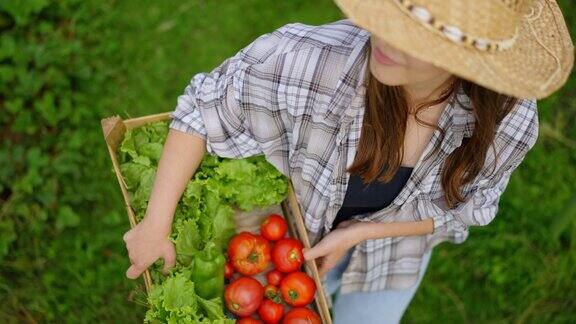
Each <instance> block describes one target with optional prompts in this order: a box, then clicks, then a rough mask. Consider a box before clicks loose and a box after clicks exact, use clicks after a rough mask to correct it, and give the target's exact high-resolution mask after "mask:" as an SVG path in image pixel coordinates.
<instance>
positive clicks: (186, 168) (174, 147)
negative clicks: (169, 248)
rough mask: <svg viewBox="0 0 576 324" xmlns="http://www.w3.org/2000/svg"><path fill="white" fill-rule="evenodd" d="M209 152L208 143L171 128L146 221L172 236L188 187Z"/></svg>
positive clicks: (159, 165)
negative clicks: (207, 150)
mask: <svg viewBox="0 0 576 324" xmlns="http://www.w3.org/2000/svg"><path fill="white" fill-rule="evenodd" d="M205 153H206V141H205V140H204V139H202V138H200V137H197V136H194V135H190V134H186V133H183V132H180V131H176V130H173V129H171V130H170V131H169V133H168V137H167V138H166V143H165V144H164V149H163V151H162V156H161V158H160V161H159V164H158V171H157V173H156V177H155V179H154V186H153V187H152V192H151V195H150V200H149V202H148V209H147V210H146V216H145V218H144V220H145V221H146V222H150V223H151V224H153V226H155V227H158V228H159V229H160V230H162V231H163V232H165V234H166V235H168V234H169V233H170V230H171V227H172V220H173V217H174V212H175V210H176V206H177V204H178V200H180V197H181V196H182V193H183V192H184V189H185V188H186V184H187V183H188V181H189V180H190V178H191V177H192V175H193V174H194V172H195V171H196V169H197V168H198V166H199V165H200V162H201V161H202V158H203V157H204V154H205Z"/></svg>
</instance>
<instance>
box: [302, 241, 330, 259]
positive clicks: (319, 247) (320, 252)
mask: <svg viewBox="0 0 576 324" xmlns="http://www.w3.org/2000/svg"><path fill="white" fill-rule="evenodd" d="M303 252H304V259H305V260H313V259H316V258H319V257H323V256H325V255H326V254H328V252H329V251H328V246H327V245H326V244H322V242H320V243H318V244H316V245H314V246H313V247H311V248H309V249H305V250H304V251H303Z"/></svg>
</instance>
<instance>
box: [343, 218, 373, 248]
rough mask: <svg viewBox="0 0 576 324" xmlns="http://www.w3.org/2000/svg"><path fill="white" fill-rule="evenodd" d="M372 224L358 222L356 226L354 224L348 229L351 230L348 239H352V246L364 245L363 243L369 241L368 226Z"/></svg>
mask: <svg viewBox="0 0 576 324" xmlns="http://www.w3.org/2000/svg"><path fill="white" fill-rule="evenodd" d="M369 225H370V224H368V223H366V222H357V223H355V224H352V225H350V226H349V227H348V230H349V235H348V237H349V238H350V242H351V246H355V245H358V244H360V243H362V242H363V241H365V240H367V239H369V236H368V234H369V231H368V229H369V228H368V226H369Z"/></svg>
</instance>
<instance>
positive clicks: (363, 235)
mask: <svg viewBox="0 0 576 324" xmlns="http://www.w3.org/2000/svg"><path fill="white" fill-rule="evenodd" d="M355 226H356V232H357V237H358V241H359V242H361V241H364V240H370V239H379V238H386V237H397V236H414V235H425V234H430V233H432V232H433V231H434V223H433V221H432V219H426V220H422V221H417V222H395V223H373V222H358V223H356V224H355Z"/></svg>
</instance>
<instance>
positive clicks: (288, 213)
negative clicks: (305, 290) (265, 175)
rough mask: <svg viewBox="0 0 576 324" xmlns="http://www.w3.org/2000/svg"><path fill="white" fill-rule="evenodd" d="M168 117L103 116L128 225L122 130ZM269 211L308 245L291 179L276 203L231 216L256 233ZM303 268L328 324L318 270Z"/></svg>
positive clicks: (148, 282) (129, 209)
mask: <svg viewBox="0 0 576 324" xmlns="http://www.w3.org/2000/svg"><path fill="white" fill-rule="evenodd" d="M169 118H170V113H161V114H156V115H149V116H144V117H139V118H131V119H127V120H123V119H122V118H120V117H118V116H114V117H109V118H105V119H103V120H102V131H103V132H104V138H105V140H106V145H107V147H108V152H109V153H110V158H111V159H112V166H113V168H114V172H115V174H116V178H117V179H118V184H119V185H120V190H121V191H122V196H123V197H124V203H125V205H126V210H127V212H128V220H129V221H130V226H131V227H134V226H136V215H135V213H134V210H133V209H132V207H131V205H130V197H129V195H128V189H127V188H126V183H125V182H124V179H123V177H122V174H121V172H120V164H119V162H118V146H119V145H120V144H121V143H122V140H123V139H124V133H125V132H126V130H129V129H133V128H137V127H140V126H142V125H145V124H148V123H152V122H157V121H167V120H168V119H169ZM270 213H278V214H281V215H283V216H284V218H285V219H286V220H287V223H288V225H289V232H290V235H291V236H292V237H296V238H298V239H300V241H302V243H303V244H304V246H305V247H306V248H309V247H310V240H309V238H308V233H307V231H306V227H305V225H304V219H303V217H302V213H301V211H300V205H299V204H298V201H297V199H296V195H295V194H294V188H293V186H292V182H291V181H289V185H288V195H287V198H286V199H285V200H284V201H282V202H281V203H280V205H275V206H270V207H268V208H263V209H257V210H254V211H250V212H245V211H241V210H239V209H236V213H235V215H234V219H235V223H236V231H237V232H241V231H244V230H246V231H251V232H256V231H258V229H259V224H260V222H261V221H262V219H263V218H264V217H266V216H267V215H269V214H270ZM304 270H305V271H306V272H307V273H308V274H309V275H310V276H311V277H312V278H313V279H314V281H315V282H316V286H317V292H316V299H315V306H316V309H317V311H318V313H319V315H320V317H321V318H322V322H323V323H326V324H331V323H332V319H331V317H330V312H329V309H328V301H327V298H326V295H325V294H324V289H323V287H322V281H321V280H320V276H319V274H318V269H317V267H316V264H315V263H314V262H313V261H306V262H305V264H304ZM143 277H144V285H145V286H146V291H147V292H149V291H150V288H151V287H152V285H153V282H152V278H151V276H150V272H149V271H148V270H146V271H145V272H144V274H143Z"/></svg>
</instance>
